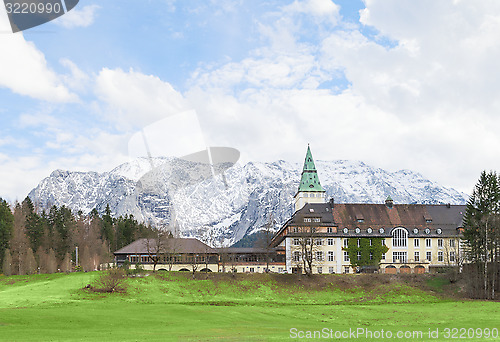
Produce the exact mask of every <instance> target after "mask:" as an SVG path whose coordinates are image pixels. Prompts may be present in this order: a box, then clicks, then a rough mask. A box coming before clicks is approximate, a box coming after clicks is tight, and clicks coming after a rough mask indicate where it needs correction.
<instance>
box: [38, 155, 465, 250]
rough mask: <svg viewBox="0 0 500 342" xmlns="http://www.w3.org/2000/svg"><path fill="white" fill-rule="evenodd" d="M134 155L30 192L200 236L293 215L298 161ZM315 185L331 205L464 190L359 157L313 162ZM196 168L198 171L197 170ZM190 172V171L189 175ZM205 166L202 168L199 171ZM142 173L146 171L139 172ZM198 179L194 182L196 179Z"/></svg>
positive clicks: (248, 229)
mask: <svg viewBox="0 0 500 342" xmlns="http://www.w3.org/2000/svg"><path fill="white" fill-rule="evenodd" d="M153 163H154V166H155V167H156V168H155V170H156V171H157V170H160V171H161V169H160V168H158V166H159V165H162V166H168V168H167V170H168V172H152V173H151V172H150V171H151V170H152V168H151V162H150V160H149V159H147V158H138V159H134V160H131V161H130V162H128V163H124V164H122V165H120V166H118V167H116V168H115V169H113V170H112V171H110V172H105V173H97V172H70V171H63V170H56V171H54V172H52V173H51V175H50V176H49V177H47V178H45V179H44V180H42V181H41V182H40V184H39V185H38V186H37V187H36V188H35V189H33V190H32V191H31V192H30V194H29V196H30V197H31V199H32V200H33V201H34V203H37V204H38V205H40V206H41V207H48V206H51V205H58V206H60V205H63V204H64V205H66V206H67V207H69V208H71V209H72V210H74V211H77V210H82V211H83V212H84V213H88V212H90V211H91V210H92V209H93V208H96V209H97V210H98V211H99V212H101V213H102V212H103V211H104V209H105V208H106V205H107V204H109V205H110V208H111V210H112V212H113V213H115V215H116V216H119V215H124V214H133V215H134V217H136V218H137V219H139V220H142V221H147V222H150V223H152V224H162V225H163V224H167V223H168V221H169V220H170V219H171V217H172V214H173V213H174V214H175V217H176V219H177V221H178V224H179V226H180V231H181V234H182V235H184V236H193V237H198V238H201V239H204V240H205V241H208V240H212V242H211V243H212V244H213V243H214V242H213V241H214V240H217V241H223V240H224V241H232V242H235V241H237V240H239V239H241V238H242V237H243V236H245V235H247V234H250V233H252V232H254V231H256V230H258V229H261V228H262V227H263V226H264V225H265V224H266V223H267V222H268V219H269V217H270V215H271V214H272V215H273V218H274V219H275V220H276V222H277V227H278V226H279V225H281V224H282V223H284V222H285V221H286V220H287V219H288V218H290V216H291V214H292V205H291V204H292V199H293V196H294V195H295V193H296V191H297V188H298V183H299V181H300V173H301V171H302V163H288V162H286V161H282V160H280V161H276V162H273V163H261V162H251V163H247V164H245V165H240V164H235V165H234V166H232V167H231V168H229V169H228V170H226V171H225V172H224V175H223V176H224V179H223V177H222V176H221V175H217V176H216V177H209V178H206V177H199V178H196V172H202V171H203V170H201V169H198V171H196V170H194V171H192V172H191V171H190V170H187V169H186V168H190V167H196V165H191V164H189V162H183V161H179V160H178V159H174V158H154V159H153ZM316 168H317V170H318V175H319V178H320V181H321V184H322V185H323V187H324V188H325V190H326V192H327V196H328V197H333V198H334V199H335V203H383V201H384V200H385V198H387V196H388V195H390V196H391V197H392V198H393V199H394V201H395V202H396V203H426V204H431V203H436V204H438V203H450V204H464V203H465V202H466V200H467V195H466V194H464V193H460V192H458V191H456V190H454V189H450V188H445V187H442V186H440V185H438V184H436V183H434V182H432V181H429V180H427V179H425V178H424V177H423V176H422V175H420V174H418V173H415V172H412V171H409V170H400V171H396V172H388V171H385V170H383V169H380V168H373V167H371V166H369V165H366V164H364V163H363V162H359V161H349V160H336V161H322V160H318V161H316ZM200 170H201V171H200ZM193 172H194V173H193ZM204 172H206V171H204ZM145 175H147V177H145ZM197 179H199V180H197Z"/></svg>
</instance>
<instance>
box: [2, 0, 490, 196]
mask: <svg viewBox="0 0 500 342" xmlns="http://www.w3.org/2000/svg"><path fill="white" fill-rule="evenodd" d="M498 32H500V2H499V1H497V0H491V1H488V0H476V1H460V0H441V1H435V0H422V1H414V0H365V1H355V0H342V1H335V0H334V1H331V0H302V1H299V0H286V1H285V0H283V1H273V0H262V1H253V0H252V1H250V0H246V1H243V0H242V1H236V0H232V1H230V0H227V1H226V0H219V1H217V0H200V1H194V0H178V1H176V0H142V1H136V0H106V1H94V0H80V3H79V4H78V5H77V6H76V7H75V9H73V10H72V11H70V12H68V13H67V14H66V15H64V16H62V17H60V18H58V19H56V20H54V21H51V22H49V23H46V24H44V25H41V26H38V27H35V28H32V29H29V30H26V31H23V32H18V33H15V34H13V33H12V31H11V29H10V26H9V22H8V18H7V14H6V12H5V9H4V7H3V6H0V197H2V198H5V199H7V200H10V201H14V200H22V199H24V197H25V196H26V195H27V194H28V192H29V191H30V190H31V189H32V188H33V187H35V186H36V185H37V184H38V183H39V182H40V181H41V180H42V179H43V178H44V177H47V176H49V175H50V173H51V172H52V171H53V170H56V169H63V170H72V171H98V172H104V171H109V170H111V169H113V168H114V167H116V166H118V165H119V164H121V163H123V162H127V161H128V160H130V158H131V157H134V156H135V154H134V153H135V152H134V151H137V150H141V148H137V146H134V144H137V143H139V144H141V142H140V139H137V136H138V134H139V136H141V134H142V133H141V132H143V133H144V132H147V134H146V133H144V134H142V136H144V139H145V140H144V141H147V143H148V144H149V145H151V146H152V147H153V148H152V150H154V151H155V153H160V152H158V151H165V154H168V155H182V154H185V153H194V152H197V151H199V150H200V149H203V148H204V146H226V147H232V148H236V149H238V150H239V151H240V152H241V159H240V161H241V162H247V161H261V162H272V161H276V160H286V161H289V162H298V163H302V162H303V160H304V156H305V152H306V149H307V144H310V146H311V149H312V153H313V156H314V158H315V159H317V160H339V159H347V160H361V161H363V162H365V163H366V164H369V165H371V166H374V167H380V168H383V169H386V170H389V171H397V170H400V169H410V170H413V171H416V172H419V173H421V174H422V175H424V176H425V177H426V178H429V179H431V180H433V181H436V182H438V183H440V184H441V185H444V186H446V187H453V188H455V189H457V190H460V191H464V192H466V193H470V192H471V191H472V189H473V186H474V184H475V183H476V181H477V179H478V178H479V174H480V172H481V171H482V170H500V158H499V151H500V116H499V115H498V113H499V112H500V96H499V95H500V80H499V78H498V75H500V62H499V61H500V35H499V34H498ZM154 127H156V128H157V129H156V133H155V134H153V133H151V132H154V129H152V128H154ZM148 134H151V136H150V137H149V136H148ZM134 137H135V138H134ZM148 139H149V140H148ZM138 141H139V142H138ZM163 147H164V148H163ZM320 177H321V174H320Z"/></svg>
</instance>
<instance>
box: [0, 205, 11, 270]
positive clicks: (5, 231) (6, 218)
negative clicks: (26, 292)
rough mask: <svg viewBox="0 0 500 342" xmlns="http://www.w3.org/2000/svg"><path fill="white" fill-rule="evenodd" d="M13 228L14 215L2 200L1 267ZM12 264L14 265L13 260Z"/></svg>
mask: <svg viewBox="0 0 500 342" xmlns="http://www.w3.org/2000/svg"><path fill="white" fill-rule="evenodd" d="M13 228H14V215H13V214H12V211H11V210H10V206H9V204H8V203H7V202H6V201H4V200H3V199H2V198H0V265H2V264H3V259H4V253H5V251H6V250H7V249H8V248H9V241H10V239H11V236H12V230H13ZM10 262H11V263H12V260H11V261H10ZM4 273H5V271H4Z"/></svg>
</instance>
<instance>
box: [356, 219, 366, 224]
mask: <svg viewBox="0 0 500 342" xmlns="http://www.w3.org/2000/svg"><path fill="white" fill-rule="evenodd" d="M356 221H358V223H363V222H365V220H364V219H361V218H360V219H357V220H356Z"/></svg>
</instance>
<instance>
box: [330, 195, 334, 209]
mask: <svg viewBox="0 0 500 342" xmlns="http://www.w3.org/2000/svg"><path fill="white" fill-rule="evenodd" d="M333 204H334V201H333V197H332V198H330V208H332V209H333Z"/></svg>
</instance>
